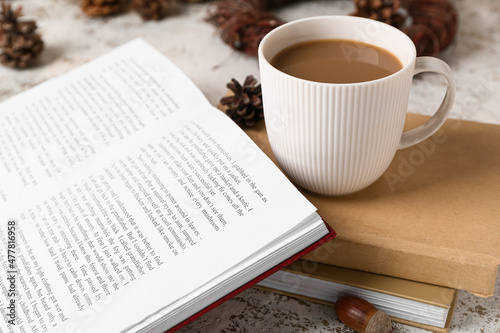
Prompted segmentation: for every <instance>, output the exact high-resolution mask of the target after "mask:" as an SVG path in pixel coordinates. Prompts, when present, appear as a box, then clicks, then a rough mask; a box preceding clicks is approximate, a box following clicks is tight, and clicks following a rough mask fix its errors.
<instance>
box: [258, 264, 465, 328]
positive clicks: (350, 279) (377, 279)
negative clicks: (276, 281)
mask: <svg viewBox="0 0 500 333" xmlns="http://www.w3.org/2000/svg"><path fill="white" fill-rule="evenodd" d="M282 271H285V272H289V273H293V274H298V275H304V276H307V277H311V278H315V279H320V280H325V281H329V282H334V283H338V284H341V285H346V286H351V287H356V288H361V289H365V290H370V291H374V292H378V293H382V294H387V295H391V296H395V297H399V298H403V299H407V300H411V301H416V302H420V303H423V304H429V305H434V306H437V307H441V308H444V309H449V312H448V316H447V318H446V325H445V327H436V326H430V325H425V324H422V323H419V322H415V321H411V320H406V319H401V318H399V317H395V316H393V317H391V319H392V320H393V321H395V322H399V323H402V324H407V325H411V326H415V327H420V328H424V329H427V330H431V331H435V332H443V333H444V332H448V330H449V328H450V324H451V319H452V316H453V310H454V307H455V302H456V298H457V291H456V290H454V289H451V288H447V287H441V286H436V285H431V284H427V283H421V282H415V281H410V280H405V279H399V278H395V277H390V276H385V275H378V274H373V273H368V272H363V271H358V270H351V269H347V268H341V267H337V266H332V265H326V264H320V263H316V262H310V261H307V260H298V261H297V262H295V263H293V264H291V265H289V266H287V267H285V268H284V269H282ZM288 281H291V283H292V284H293V283H294V282H295V283H296V282H297V281H294V279H293V278H288ZM256 288H259V289H264V290H268V291H272V292H276V293H279V294H283V295H287V296H291V297H296V298H301V299H305V300H308V301H313V302H318V303H322V304H326V305H331V306H333V305H334V304H335V303H334V302H330V301H325V300H322V299H318V298H312V297H308V296H304V295H303V294H301V293H300V290H299V288H296V290H297V291H296V292H287V291H283V290H280V289H273V288H268V287H263V286H256ZM332 292H333V291H332Z"/></svg>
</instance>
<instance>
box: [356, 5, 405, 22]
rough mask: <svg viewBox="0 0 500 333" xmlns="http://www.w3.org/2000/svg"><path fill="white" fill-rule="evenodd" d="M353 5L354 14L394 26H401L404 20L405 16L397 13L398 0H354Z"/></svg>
mask: <svg viewBox="0 0 500 333" xmlns="http://www.w3.org/2000/svg"><path fill="white" fill-rule="evenodd" d="M354 5H355V6H356V11H355V12H354V13H353V15H354V16H361V17H366V18H369V19H372V20H377V21H381V22H384V23H387V24H390V25H392V26H395V27H400V26H402V25H403V23H404V21H405V17H404V16H403V15H401V14H400V13H398V10H399V7H400V1H399V0H354Z"/></svg>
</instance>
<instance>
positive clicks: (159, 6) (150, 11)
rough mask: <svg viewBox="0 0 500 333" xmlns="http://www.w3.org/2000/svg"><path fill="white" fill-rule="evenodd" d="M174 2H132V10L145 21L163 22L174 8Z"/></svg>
mask: <svg viewBox="0 0 500 333" xmlns="http://www.w3.org/2000/svg"><path fill="white" fill-rule="evenodd" d="M172 4H173V1H172V0H132V9H134V10H135V11H137V12H138V13H139V15H141V17H142V19H143V20H155V21H158V20H161V19H162V18H164V17H166V16H167V15H168V12H169V11H170V8H172Z"/></svg>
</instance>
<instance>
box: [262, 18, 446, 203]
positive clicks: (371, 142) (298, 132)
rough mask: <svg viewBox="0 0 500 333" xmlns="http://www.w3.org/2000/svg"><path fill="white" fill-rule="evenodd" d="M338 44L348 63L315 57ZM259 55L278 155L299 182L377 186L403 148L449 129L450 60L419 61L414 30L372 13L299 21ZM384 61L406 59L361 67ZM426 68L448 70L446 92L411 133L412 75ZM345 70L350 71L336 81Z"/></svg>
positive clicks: (332, 188)
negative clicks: (368, 16) (409, 31)
mask: <svg viewBox="0 0 500 333" xmlns="http://www.w3.org/2000/svg"><path fill="white" fill-rule="evenodd" d="M332 44H337V46H338V47H339V48H340V53H339V51H338V50H337V51H335V52H333V51H332V52H333V53H334V54H335V53H336V54H337V55H339V54H340V57H341V59H340V65H337V66H336V65H334V64H333V62H332V64H329V63H328V62H330V61H331V59H329V60H327V62H326V63H323V64H319V65H317V64H315V62H316V61H318V57H319V58H322V57H326V58H332V56H331V55H330V54H327V53H329V52H330V51H328V52H326V51H325V48H327V47H328V48H329V47H331V46H332ZM315 49H318V50H319V51H318V50H315ZM299 51H300V52H299ZM363 51H368V53H367V54H365V53H363ZM258 54H259V67H260V77H261V86H262V98H263V105H264V118H265V122H266V128H267V134H268V137H269V142H270V144H271V148H272V150H273V153H274V156H275V157H276V160H277V162H278V164H279V165H280V167H281V168H282V170H283V171H284V172H285V173H286V174H287V175H288V176H289V178H290V179H291V180H292V181H293V182H294V183H295V184H297V185H299V186H301V187H303V188H305V189H308V190H310V191H313V192H316V193H321V194H327V195H343V194H348V193H352V192H355V191H358V190H361V189H363V188H365V187H367V186H369V185H370V184H372V183H373V182H374V181H375V180H377V179H378V178H379V177H380V176H381V175H382V174H383V173H384V171H385V170H386V169H387V167H388V166H389V164H390V163H391V161H392V159H393V158H394V155H395V153H396V151H397V150H398V149H403V148H406V147H409V146H412V145H414V144H417V143H419V142H420V141H422V140H425V139H426V138H428V137H429V136H431V135H432V134H433V133H435V132H436V131H437V130H438V129H439V128H440V127H441V125H442V124H443V123H444V122H445V120H446V118H447V117H448V114H449V113H450V111H451V107H452V105H453V100H454V97H455V81H454V79H453V75H452V72H451V70H450V68H449V66H448V65H447V64H446V63H444V62H443V61H441V60H439V59H437V58H432V57H418V58H417V56H416V49H415V45H414V44H413V42H412V40H411V39H410V38H409V37H408V36H407V35H406V34H404V33H403V32H402V31H400V30H398V29H396V28H394V27H392V26H390V25H387V24H385V23H382V22H378V21H375V20H371V19H366V18H361V17H354V16H319V17H311V18H306V19H302V20H297V21H292V22H289V23H286V24H284V25H282V26H280V27H278V28H276V29H274V30H272V31H271V32H269V33H268V34H267V35H266V36H265V37H264V38H263V39H262V41H261V43H260V45H259V51H258ZM342 56H343V57H344V58H343V59H342ZM335 57H337V56H333V58H335ZM280 58H283V59H282V60H280ZM381 58H385V59H386V60H387V61H388V62H391V61H392V62H393V63H399V64H397V65H395V66H396V67H391V66H389V69H387V71H386V72H382V74H380V73H379V74H377V75H375V76H372V75H371V74H372V73H368V72H371V71H368V70H366V68H365V67H363V66H365V64H366V63H368V64H370V65H377V66H378V65H379V64H380V63H381V62H380V61H379V60H380V59H381ZM394 58H395V59H396V60H397V61H395V59H394ZM297 59H299V60H297ZM302 61H304V62H305V65H300V66H299V67H300V68H299V70H298V71H297V72H294V73H292V72H288V69H287V65H283V64H282V63H287V62H290V63H292V64H298V63H301V62H302ZM384 62H385V60H384ZM363 63H364V64H363ZM351 65H352V67H351ZM377 66H375V67H377ZM398 66H399V68H398ZM348 67H349V68H348ZM313 69H315V70H314V71H313ZM344 69H346V70H344ZM428 71H430V72H436V73H439V74H441V75H443V76H444V78H445V79H446V81H447V84H448V87H447V91H446V95H445V97H444V99H443V101H442V103H441V105H440V106H439V108H438V110H437V111H436V112H435V114H434V115H433V116H432V117H431V118H430V119H429V120H428V121H427V122H426V123H425V124H422V125H421V126H419V127H417V128H415V129H412V130H410V131H406V132H403V126H404V123H405V118H406V111H407V108H408V101H409V95H410V88H411V85H412V78H413V76H414V75H415V74H417V73H420V72H428ZM309 72H318V73H319V76H312V77H310V76H309ZM323 72H324V73H323ZM338 72H343V73H342V77H341V78H339V79H338V78H333V76H334V74H336V73H338ZM373 72H375V70H373ZM377 72H378V70H377ZM318 73H316V74H318ZM328 73H331V74H328ZM316 74H315V75H316ZM323 74H325V75H323ZM337 81H338V82H337ZM332 82H333V83H332Z"/></svg>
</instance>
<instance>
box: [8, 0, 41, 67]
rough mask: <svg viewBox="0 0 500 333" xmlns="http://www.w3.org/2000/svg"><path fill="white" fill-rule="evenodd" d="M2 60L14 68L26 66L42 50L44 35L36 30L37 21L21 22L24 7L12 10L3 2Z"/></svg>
mask: <svg viewBox="0 0 500 333" xmlns="http://www.w3.org/2000/svg"><path fill="white" fill-rule="evenodd" d="M0 16H1V17H0V48H2V51H3V52H2V54H0V62H1V63H2V64H3V65H5V66H8V67H12V68H25V67H28V65H29V64H30V63H31V62H32V61H33V60H34V59H35V58H36V57H37V56H38V55H39V54H40V53H41V52H42V50H43V41H42V37H41V36H40V35H39V34H38V33H36V32H35V30H36V28H37V25H36V23H35V21H24V22H19V21H18V18H19V17H20V16H22V7H18V8H16V10H12V8H11V5H10V4H6V3H2V11H1V13H0Z"/></svg>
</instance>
